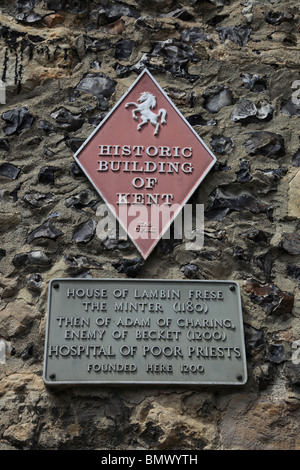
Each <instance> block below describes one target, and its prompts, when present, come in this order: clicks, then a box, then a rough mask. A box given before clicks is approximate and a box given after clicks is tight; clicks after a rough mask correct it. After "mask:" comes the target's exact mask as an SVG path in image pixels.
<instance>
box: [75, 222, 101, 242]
mask: <svg viewBox="0 0 300 470" xmlns="http://www.w3.org/2000/svg"><path fill="white" fill-rule="evenodd" d="M96 228H97V224H96V222H95V221H94V220H88V221H87V222H84V223H83V224H81V225H79V227H78V228H77V229H76V230H75V232H74V234H73V237H72V239H73V240H74V241H75V243H89V242H90V241H91V240H92V239H93V238H94V236H95V233H96Z"/></svg>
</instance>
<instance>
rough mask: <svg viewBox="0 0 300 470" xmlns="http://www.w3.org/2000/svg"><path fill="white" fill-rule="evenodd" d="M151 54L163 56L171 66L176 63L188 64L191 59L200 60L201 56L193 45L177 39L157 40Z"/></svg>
mask: <svg viewBox="0 0 300 470" xmlns="http://www.w3.org/2000/svg"><path fill="white" fill-rule="evenodd" d="M151 55H152V56H162V57H163V58H164V62H165V64H166V65H169V66H170V65H174V64H177V65H183V64H187V63H188V61H189V60H192V61H193V62H197V61H198V60H199V57H198V56H197V55H196V53H195V51H194V49H193V48H192V47H191V46H189V45H188V44H185V43H184V42H181V41H178V40H176V39H167V40H166V41H158V42H156V43H155V44H154V47H153V49H152V51H151Z"/></svg>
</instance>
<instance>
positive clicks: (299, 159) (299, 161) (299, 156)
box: [292, 149, 300, 167]
mask: <svg viewBox="0 0 300 470" xmlns="http://www.w3.org/2000/svg"><path fill="white" fill-rule="evenodd" d="M292 165H293V166H296V167H298V166H300V149H298V151H297V152H296V153H295V155H294V157H293V160H292Z"/></svg>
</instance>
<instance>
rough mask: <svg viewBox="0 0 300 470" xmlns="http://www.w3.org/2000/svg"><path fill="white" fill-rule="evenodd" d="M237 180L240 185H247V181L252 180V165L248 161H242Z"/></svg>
mask: <svg viewBox="0 0 300 470" xmlns="http://www.w3.org/2000/svg"><path fill="white" fill-rule="evenodd" d="M236 174H237V180H238V181H239V182H240V183H246V182H247V181H250V180H252V176H251V175H250V164H249V162H248V161H247V160H242V161H241V162H240V170H239V171H237V172H236Z"/></svg>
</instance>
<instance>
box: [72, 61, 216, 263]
mask: <svg viewBox="0 0 300 470" xmlns="http://www.w3.org/2000/svg"><path fill="white" fill-rule="evenodd" d="M74 159H75V161H76V162H77V164H78V165H79V167H80V168H81V169H82V170H83V172H84V173H85V175H86V176H87V177H88V179H89V180H90V182H91V183H92V184H93V185H94V187H95V189H96V190H97V191H98V193H99V195H100V196H101V198H102V199H103V200H104V202H105V204H106V205H107V207H108V209H110V211H111V213H113V215H114V216H115V217H116V219H117V220H118V221H119V224H120V226H121V227H122V228H123V229H124V230H125V232H126V233H127V234H128V235H129V237H130V238H131V240H132V241H133V243H134V244H135V246H136V247H137V249H138V250H139V252H140V253H141V255H142V256H143V258H144V259H146V258H147V257H148V256H149V254H150V253H151V252H152V250H153V249H154V247H155V246H156V244H157V243H158V241H159V240H160V239H161V237H162V236H163V234H164V233H165V232H166V231H167V230H168V228H169V227H170V225H171V223H172V222H173V221H174V220H175V218H176V217H177V216H178V214H179V213H180V212H181V210H182V208H183V206H184V204H186V202H187V201H188V199H189V198H190V197H191V195H192V194H193V193H194V191H195V190H196V188H197V187H198V185H199V184H200V182H201V181H202V180H203V179H204V177H205V176H206V174H207V173H208V172H209V170H210V169H211V168H212V166H213V165H214V164H215V161H216V158H215V156H214V155H213V154H212V152H211V151H210V150H209V149H208V148H207V147H206V145H205V144H204V142H203V141H202V140H201V138H200V137H199V135H198V134H197V133H196V132H195V130H194V129H193V128H192V126H191V125H190V124H189V123H188V122H187V120H186V119H185V118H184V117H183V116H182V114H181V113H180V111H179V110H178V109H177V108H176V106H175V105H174V104H173V103H172V101H171V100H170V99H169V97H168V96H167V95H166V93H165V92H164V91H163V90H162V89H161V87H160V86H159V85H158V83H157V82H156V80H155V79H154V78H153V77H152V75H151V74H150V73H149V71H148V70H147V69H145V70H144V71H143V72H142V73H141V74H140V76H139V77H138V78H137V79H136V81H135V82H134V83H133V85H132V86H131V87H130V88H129V90H128V91H127V92H126V93H125V94H124V95H123V97H122V98H121V99H120V100H119V102H118V103H117V104H116V106H115V107H114V108H113V109H112V110H111V111H110V112H109V113H108V115H107V116H106V117H105V119H104V120H103V121H102V122H101V123H100V124H99V126H98V127H97V128H96V129H95V131H94V132H93V133H92V134H91V135H90V136H89V137H88V139H87V140H86V141H85V142H84V143H83V145H82V146H81V147H80V149H79V150H78V151H77V152H76V154H75V155H74Z"/></svg>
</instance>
